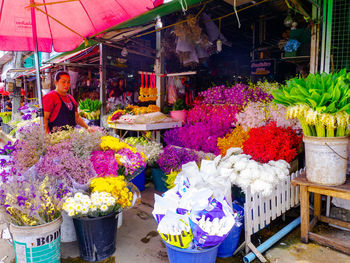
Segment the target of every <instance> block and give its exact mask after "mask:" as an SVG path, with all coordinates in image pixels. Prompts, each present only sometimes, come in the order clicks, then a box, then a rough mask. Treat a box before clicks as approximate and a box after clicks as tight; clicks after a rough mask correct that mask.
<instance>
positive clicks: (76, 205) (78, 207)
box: [74, 203, 83, 213]
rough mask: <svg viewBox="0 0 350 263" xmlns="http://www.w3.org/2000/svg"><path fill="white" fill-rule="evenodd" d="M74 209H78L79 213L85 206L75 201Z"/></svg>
mask: <svg viewBox="0 0 350 263" xmlns="http://www.w3.org/2000/svg"><path fill="white" fill-rule="evenodd" d="M74 209H75V211H77V213H81V210H82V209H83V206H82V204H81V203H75V204H74Z"/></svg>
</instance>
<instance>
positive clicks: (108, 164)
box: [90, 150, 119, 177]
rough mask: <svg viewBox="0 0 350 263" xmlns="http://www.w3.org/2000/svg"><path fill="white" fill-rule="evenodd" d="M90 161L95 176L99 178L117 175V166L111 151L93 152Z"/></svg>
mask: <svg viewBox="0 0 350 263" xmlns="http://www.w3.org/2000/svg"><path fill="white" fill-rule="evenodd" d="M90 161H91V163H92V165H93V167H94V169H95V172H96V174H97V175H98V176H100V177H104V176H109V175H117V174H118V169H119V166H118V162H117V160H116V159H115V157H114V151H113V150H107V151H93V152H91V157H90Z"/></svg>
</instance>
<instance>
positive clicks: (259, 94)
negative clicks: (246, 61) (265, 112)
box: [198, 83, 272, 107]
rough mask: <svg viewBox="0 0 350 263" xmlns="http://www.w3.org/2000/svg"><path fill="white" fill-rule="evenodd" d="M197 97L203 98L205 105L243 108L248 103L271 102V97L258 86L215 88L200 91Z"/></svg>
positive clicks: (243, 85) (240, 85)
mask: <svg viewBox="0 0 350 263" xmlns="http://www.w3.org/2000/svg"><path fill="white" fill-rule="evenodd" d="M198 96H200V97H203V103H205V104H226V103H228V104H232V105H236V106H239V107H243V106H244V105H245V104H246V102H248V101H253V102H257V101H272V96H271V95H270V94H268V93H266V92H265V91H264V90H263V89H262V88H260V87H258V86H248V85H245V84H241V83H238V84H236V85H234V86H233V87H230V88H228V87H225V86H223V85H222V86H217V87H213V88H211V89H208V90H206V91H202V92H200V93H199V94H198Z"/></svg>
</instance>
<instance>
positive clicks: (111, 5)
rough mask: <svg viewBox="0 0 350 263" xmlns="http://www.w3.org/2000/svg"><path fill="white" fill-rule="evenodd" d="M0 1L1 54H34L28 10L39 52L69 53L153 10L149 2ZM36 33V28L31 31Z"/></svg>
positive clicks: (109, 0)
mask: <svg viewBox="0 0 350 263" xmlns="http://www.w3.org/2000/svg"><path fill="white" fill-rule="evenodd" d="M31 2H33V1H31V0H2V1H0V50H10V51H35V44H34V42H33V31H32V30H33V23H35V21H32V16H31V8H30V7H31V6H35V20H36V31H37V43H38V51H42V52H51V51H52V46H53V48H54V50H55V51H57V52H64V51H71V50H73V49H74V48H76V47H77V46H78V45H79V44H80V43H81V42H82V40H83V39H84V38H86V37H88V36H91V35H95V34H98V33H99V32H101V31H103V30H105V29H107V28H109V27H112V26H114V25H117V24H119V23H121V22H124V21H127V20H128V19H130V18H133V17H135V16H138V15H140V14H142V13H144V12H147V11H149V10H150V9H153V8H154V5H153V1H152V0H103V1H98V0H36V1H35V2H34V3H31ZM34 29H35V28H34Z"/></svg>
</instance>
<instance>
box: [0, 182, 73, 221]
mask: <svg viewBox="0 0 350 263" xmlns="http://www.w3.org/2000/svg"><path fill="white" fill-rule="evenodd" d="M68 194H69V191H68V188H67V187H66V185H65V184H64V183H60V182H59V181H58V180H55V179H54V178H52V177H44V178H43V179H38V178H33V177H30V176H13V177H12V178H11V180H8V181H7V182H6V183H1V184H0V208H1V210H2V211H3V212H4V214H5V215H6V217H7V218H8V220H9V221H10V222H11V223H12V224H14V225H17V226H37V225H42V224H46V223H49V222H52V221H54V220H55V219H57V218H59V217H60V215H61V209H62V204H63V202H62V199H63V198H64V197H66V196H67V195H68Z"/></svg>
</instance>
